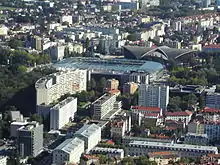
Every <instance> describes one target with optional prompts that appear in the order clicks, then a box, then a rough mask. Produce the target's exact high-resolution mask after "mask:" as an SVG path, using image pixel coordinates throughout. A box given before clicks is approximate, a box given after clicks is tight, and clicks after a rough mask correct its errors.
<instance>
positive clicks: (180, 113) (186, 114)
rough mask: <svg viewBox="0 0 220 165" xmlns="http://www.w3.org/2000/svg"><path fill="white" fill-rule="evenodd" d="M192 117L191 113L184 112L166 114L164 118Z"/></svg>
mask: <svg viewBox="0 0 220 165" xmlns="http://www.w3.org/2000/svg"><path fill="white" fill-rule="evenodd" d="M189 115H192V112H191V111H184V112H167V113H166V116H189Z"/></svg>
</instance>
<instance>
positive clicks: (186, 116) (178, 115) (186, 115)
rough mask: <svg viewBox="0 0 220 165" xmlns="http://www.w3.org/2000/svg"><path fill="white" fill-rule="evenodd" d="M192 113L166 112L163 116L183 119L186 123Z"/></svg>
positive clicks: (177, 119) (171, 118) (168, 118)
mask: <svg viewBox="0 0 220 165" xmlns="http://www.w3.org/2000/svg"><path fill="white" fill-rule="evenodd" d="M192 114H193V113H192V112H191V111H184V112H167V113H166V115H165V116H166V119H167V120H175V121H183V122H185V124H186V125H188V123H189V122H190V120H191V117H192Z"/></svg>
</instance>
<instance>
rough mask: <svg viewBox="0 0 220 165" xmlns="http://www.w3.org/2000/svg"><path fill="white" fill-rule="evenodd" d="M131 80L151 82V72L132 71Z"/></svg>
mask: <svg viewBox="0 0 220 165" xmlns="http://www.w3.org/2000/svg"><path fill="white" fill-rule="evenodd" d="M129 82H135V83H138V84H148V83H149V73H146V72H132V73H131V74H130V75H129Z"/></svg>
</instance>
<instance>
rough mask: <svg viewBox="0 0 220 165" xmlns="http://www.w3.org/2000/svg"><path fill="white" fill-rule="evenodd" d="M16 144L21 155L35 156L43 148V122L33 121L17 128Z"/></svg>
mask: <svg viewBox="0 0 220 165" xmlns="http://www.w3.org/2000/svg"><path fill="white" fill-rule="evenodd" d="M17 145H18V152H19V155H20V156H21V157H27V156H33V157H36V156H37V155H38V154H39V153H40V152H41V151H42V150H43V124H39V123H38V122H36V121H33V122H30V123H28V124H27V125H25V126H23V127H21V128H19V129H18V130H17Z"/></svg>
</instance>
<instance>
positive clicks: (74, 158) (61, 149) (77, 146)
mask: <svg viewBox="0 0 220 165" xmlns="http://www.w3.org/2000/svg"><path fill="white" fill-rule="evenodd" d="M83 152H84V141H83V140H81V139H79V138H77V137H75V138H71V139H67V140H65V141H64V142H63V143H61V144H60V145H59V146H58V147H57V148H55V149H54V151H53V164H56V165H62V164H64V162H70V163H79V162H80V157H81V155H82V153H83Z"/></svg>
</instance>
